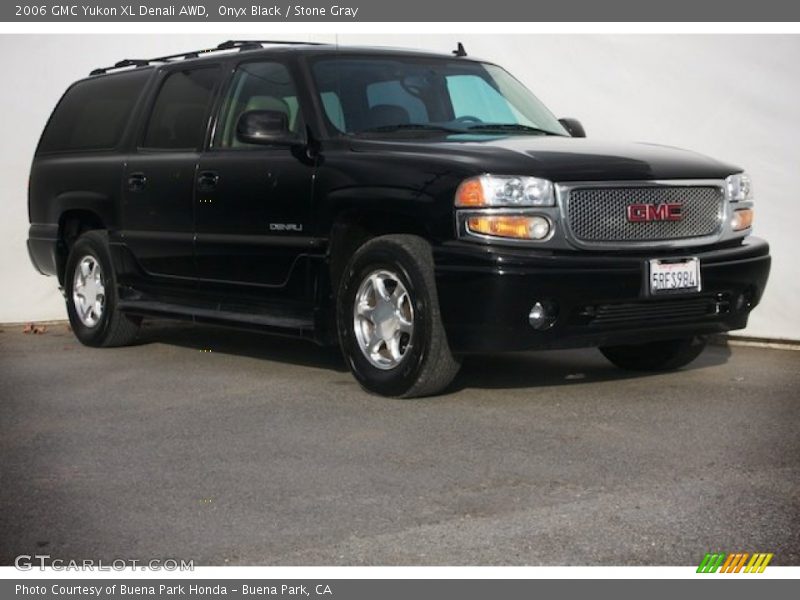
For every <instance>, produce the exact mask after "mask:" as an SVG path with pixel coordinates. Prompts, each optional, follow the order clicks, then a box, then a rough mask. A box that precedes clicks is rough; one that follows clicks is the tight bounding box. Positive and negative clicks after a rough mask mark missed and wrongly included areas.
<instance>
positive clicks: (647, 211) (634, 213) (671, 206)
mask: <svg viewBox="0 0 800 600" xmlns="http://www.w3.org/2000/svg"><path fill="white" fill-rule="evenodd" d="M627 216H628V221H630V222H631V223H644V222H649V221H680V220H681V219H683V204H682V203H681V202H665V203H664V204H629V205H628V208H627Z"/></svg>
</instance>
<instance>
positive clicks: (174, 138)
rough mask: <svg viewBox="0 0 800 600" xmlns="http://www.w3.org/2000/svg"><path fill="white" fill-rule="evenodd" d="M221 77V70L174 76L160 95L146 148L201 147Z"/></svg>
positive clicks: (187, 72)
mask: <svg viewBox="0 0 800 600" xmlns="http://www.w3.org/2000/svg"><path fill="white" fill-rule="evenodd" d="M219 77H220V69H219V67H203V68H201V69H192V70H186V71H175V72H173V73H170V74H169V75H168V76H167V78H166V80H165V81H164V83H163V85H162V86H161V89H160V90H159V92H158V97H157V98H156V101H155V104H154V105H153V110H152V113H151V114H150V120H149V121H148V124H147V131H146V133H145V136H144V142H143V144H142V145H143V146H144V147H145V148H158V149H172V150H180V149H194V148H199V147H200V145H201V144H202V143H203V137H204V135H205V132H206V123H207V121H208V111H209V105H210V104H211V101H212V99H213V96H214V90H215V89H216V86H217V82H218V81H219Z"/></svg>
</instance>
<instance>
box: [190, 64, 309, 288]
mask: <svg viewBox="0 0 800 600" xmlns="http://www.w3.org/2000/svg"><path fill="white" fill-rule="evenodd" d="M251 110H272V111H280V112H283V113H284V114H285V115H286V119H287V121H288V123H289V128H290V130H291V131H292V132H294V133H296V134H297V139H298V141H299V140H301V139H302V138H303V137H304V125H303V119H302V116H301V115H300V111H299V107H298V101H297V93H296V90H295V85H294V82H293V79H292V77H291V75H290V72H289V70H288V69H287V67H286V66H284V65H283V64H281V63H279V62H274V61H258V62H247V63H242V64H240V65H239V66H238V68H237V69H236V71H235V73H234V75H233V78H232V80H231V84H230V87H229V89H228V91H227V93H226V97H225V98H224V100H223V102H222V103H221V110H220V114H219V119H218V121H217V125H216V133H215V136H214V139H213V140H212V144H211V148H210V149H209V151H208V152H206V153H204V154H203V156H202V157H201V158H200V162H199V166H198V171H197V180H196V188H195V190H196V191H195V214H196V233H197V238H196V246H195V248H196V259H197V269H198V276H199V278H200V279H202V280H206V281H208V282H214V283H220V284H223V285H226V286H236V287H237V288H239V289H247V288H250V289H254V288H259V289H261V292H260V293H262V294H265V295H267V296H270V295H271V296H277V297H285V296H287V295H288V296H292V297H296V296H297V295H298V294H302V293H303V289H302V288H303V282H304V281H305V278H304V276H303V272H304V268H305V261H304V258H305V256H306V253H307V252H308V251H309V250H311V249H312V247H311V244H312V242H313V240H311V238H310V237H309V235H310V229H311V223H310V221H309V218H310V210H311V197H312V189H311V186H312V181H313V174H314V164H313V161H311V160H309V158H308V157H307V155H306V153H305V151H304V148H303V146H302V145H301V144H297V145H296V146H294V147H292V146H288V145H283V146H277V145H276V146H264V145H254V144H246V143H243V142H240V141H239V140H237V138H236V123H237V120H238V119H239V117H240V116H241V115H242V114H243V113H245V112H247V111H251Z"/></svg>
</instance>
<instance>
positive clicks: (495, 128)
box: [467, 123, 560, 135]
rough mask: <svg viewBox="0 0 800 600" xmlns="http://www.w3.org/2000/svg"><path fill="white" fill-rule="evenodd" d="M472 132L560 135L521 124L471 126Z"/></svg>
mask: <svg viewBox="0 0 800 600" xmlns="http://www.w3.org/2000/svg"><path fill="white" fill-rule="evenodd" d="M467 129H469V130H470V131H488V132H492V131H520V132H523V133H536V134H544V135H560V134H558V133H554V132H552V131H547V130H546V129H540V128H538V127H531V126H530V125H522V124H521V123H481V124H479V125H470V126H469V127H467Z"/></svg>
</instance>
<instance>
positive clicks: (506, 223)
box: [467, 215, 551, 240]
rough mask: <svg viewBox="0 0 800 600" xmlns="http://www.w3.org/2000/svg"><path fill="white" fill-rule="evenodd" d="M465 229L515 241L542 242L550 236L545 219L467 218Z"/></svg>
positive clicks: (491, 216) (548, 223)
mask: <svg viewBox="0 0 800 600" xmlns="http://www.w3.org/2000/svg"><path fill="white" fill-rule="evenodd" d="M467 228H468V229H469V230H470V231H471V232H472V233H480V234H482V235H490V236H492V237H502V238H511V239H517V240H543V239H545V238H547V236H549V235H550V229H551V228H550V221H549V220H548V219H547V218H545V217H539V216H533V217H521V216H508V215H485V216H480V217H469V218H468V219H467Z"/></svg>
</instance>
